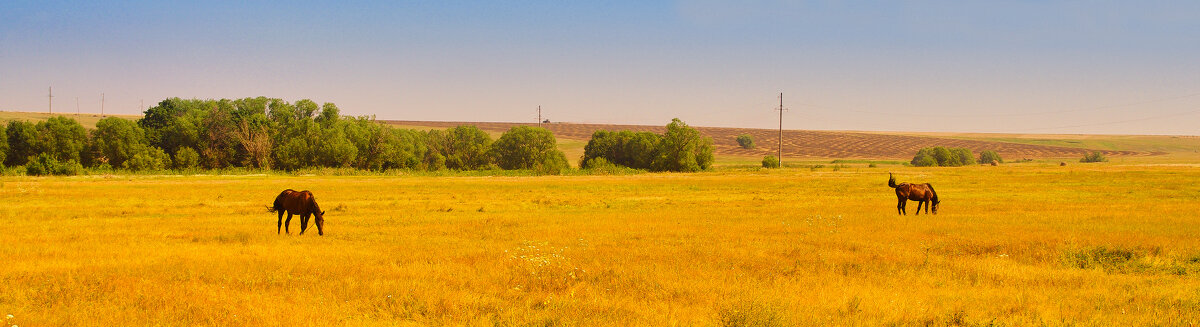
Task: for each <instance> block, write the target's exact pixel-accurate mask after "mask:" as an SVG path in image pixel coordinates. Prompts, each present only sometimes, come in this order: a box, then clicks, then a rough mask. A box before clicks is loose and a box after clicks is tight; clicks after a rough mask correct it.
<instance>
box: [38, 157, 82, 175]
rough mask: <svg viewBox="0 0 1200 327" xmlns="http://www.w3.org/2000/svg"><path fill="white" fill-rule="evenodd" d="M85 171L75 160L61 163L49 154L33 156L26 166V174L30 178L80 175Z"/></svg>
mask: <svg viewBox="0 0 1200 327" xmlns="http://www.w3.org/2000/svg"><path fill="white" fill-rule="evenodd" d="M82 170H83V166H82V165H80V164H79V162H78V161H75V160H67V161H65V162H62V161H59V160H58V159H57V158H54V156H53V155H50V154H49V153H40V154H38V155H36V156H31V157H29V158H28V159H27V163H26V164H25V174H26V175H30V176H42V175H63V176H71V175H79V172H80V171H82Z"/></svg>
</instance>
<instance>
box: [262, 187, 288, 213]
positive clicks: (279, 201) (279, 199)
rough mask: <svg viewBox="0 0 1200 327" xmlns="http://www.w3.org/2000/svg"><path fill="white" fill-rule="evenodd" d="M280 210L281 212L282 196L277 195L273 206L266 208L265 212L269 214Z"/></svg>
mask: <svg viewBox="0 0 1200 327" xmlns="http://www.w3.org/2000/svg"><path fill="white" fill-rule="evenodd" d="M285 192H286V191H285ZM280 210H283V194H279V196H277V197H275V203H274V204H272V205H269V206H267V211H270V212H276V211H280Z"/></svg>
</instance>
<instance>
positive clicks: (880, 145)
mask: <svg viewBox="0 0 1200 327" xmlns="http://www.w3.org/2000/svg"><path fill="white" fill-rule="evenodd" d="M382 122H383V123H385V124H391V125H395V126H400V127H409V128H414V127H416V128H421V127H424V128H447V127H454V126H458V125H475V126H477V127H479V128H480V129H483V130H485V131H488V132H492V133H502V132H504V131H507V130H508V129H509V128H512V127H513V126H518V125H525V126H533V125H539V124H526V123H479V122H433V121H399V120H391V121H382ZM540 126H541V127H544V128H546V129H549V130H550V131H551V132H553V133H554V135H555V136H556V137H558V138H560V139H569V140H577V141H584V142H586V141H587V140H588V139H589V138H591V136H592V133H593V132H595V131H597V130H608V131H618V130H631V131H650V132H656V133H662V132H663V131H665V127H664V126H648V125H608V124H572V123H549V124H540ZM694 127H696V129H697V130H699V131H700V132H701V133H703V134H705V135H707V136H709V137H712V138H713V145H714V146H715V147H716V154H717V155H725V156H746V157H760V156H764V155H768V154H774V153H775V152H776V148H777V144H778V142H779V131H778V130H770V129H756V128H724V127H699V126H694ZM741 134H749V135H750V136H753V137H754V142H755V143H756V144H757V145H758V148H756V149H743V148H741V147H740V146H738V143H737V141H736V139H735V138H736V137H737V136H738V135H741ZM932 146H947V147H963V148H968V149H971V150H972V151H974V152H975V153H979V152H980V151H984V150H994V151H996V152H999V153H1000V155H1001V156H1002V157H1004V158H1010V159H1021V158H1077V157H1082V156H1083V155H1084V154H1087V153H1088V152H1091V151H1101V152H1103V153H1105V155H1108V156H1147V155H1152V154H1154V153H1151V152H1148V151H1132V150H1114V149H1103V148H1097V149H1088V148H1080V147H1068V146H1057V145H1039V144H1028V143H1018V142H1002V141H994V140H985V139H972V138H964V137H940V136H930V135H904V134H903V133H887V132H841V131H804V130H784V131H783V153H784V156H786V157H799V158H812V159H826V158H834V159H904V160H907V159H912V156H913V154H915V153H916V152H917V150H919V149H921V148H923V147H932Z"/></svg>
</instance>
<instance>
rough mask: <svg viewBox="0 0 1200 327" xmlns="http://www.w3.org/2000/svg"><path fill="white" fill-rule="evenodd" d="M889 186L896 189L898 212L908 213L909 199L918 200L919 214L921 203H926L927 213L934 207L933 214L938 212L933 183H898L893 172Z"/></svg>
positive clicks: (890, 174)
mask: <svg viewBox="0 0 1200 327" xmlns="http://www.w3.org/2000/svg"><path fill="white" fill-rule="evenodd" d="M888 186H891V187H892V188H894V189H896V199H897V200H899V203H897V204H896V214H904V215H907V214H908V212H907V211H905V210H904V207H905V206H906V205H907V204H908V200H913V201H917V214H918V215H919V214H921V205H922V204H924V205H925V213H929V208H930V207H932V208H933V214H935V215H936V214H937V209H938V204H939V203H941V201H938V196H937V192H935V191H934V190H933V185H932V184H929V183H925V184H910V183H900V184H896V177H895V176H892V173H888Z"/></svg>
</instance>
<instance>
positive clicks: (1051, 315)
mask: <svg viewBox="0 0 1200 327" xmlns="http://www.w3.org/2000/svg"><path fill="white" fill-rule="evenodd" d="M889 171H891V172H895V173H896V176H897V178H898V179H899V180H900V181H901V182H906V181H907V182H930V183H933V185H934V186H935V188H936V190H937V192H938V194H939V196H940V198H941V200H942V205H941V208H940V212H939V214H938V215H925V214H922V215H919V216H918V215H913V214H912V210H913V208H915V206H916V204H915V203H910V204H909V215H907V216H899V215H897V214H896V208H895V206H896V199H895V196H894V195H893V194H892V189H890V188H888V187H887V186H886V182H887V173H888V172H889ZM285 188H295V189H308V190H312V191H313V192H314V193H315V194H316V197H317V200H318V202H319V203H320V205H321V206H322V208H323V209H324V210H326V211H327V213H326V217H327V218H326V219H327V222H326V224H327V225H326V233H325V236H317V235H316V233H315V232H313V233H306V234H305V235H303V236H298V235H296V234H297V233H298V230H299V228H298V227H299V226H298V222H299V218H296V219H293V221H292V224H291V230H292V234H291V235H285V234H284V235H279V234H276V233H275V231H273V229H275V228H276V226H275V224H276V216H275V214H273V213H270V212H267V210H266V208H265V206H266V205H267V204H269V203H270V202H271V201H272V200H273V199H274V196H275V195H277V194H278V193H279V191H280V190H282V189H285ZM0 199H2V200H0V201H2V202H3V205H2V206H0V217H3V218H2V219H3V222H4V224H3V226H4V229H3V235H4V246H2V247H0V258H2V259H3V260H0V316H7V315H12V318H7V319H6V320H5V321H4V324H6V325H20V326H39V325H384V326H393V325H472V326H492V325H501V326H508V325H538V326H553V325H584V326H597V325H652V326H676V325H678V326H712V325H718V326H776V325H890V324H896V325H1015V326H1028V325H1084V326H1088V325H1195V324H1197V323H1200V278H1197V277H1198V276H1200V238H1197V237H1196V235H1200V224H1198V223H1197V222H1198V218H1197V214H1196V213H1197V212H1198V210H1200V170H1197V169H1196V167H1194V166H1188V165H1134V164H1117V163H1107V164H1086V165H1085V164H1075V163H1072V164H1071V165H1069V166H1066V167H1059V166H1057V165H1055V164H1053V163H1047V162H1034V163H1024V164H1006V165H1001V166H998V167H991V166H974V167H959V168H913V167H903V166H896V165H882V166H880V167H878V168H868V167H866V166H865V165H851V166H849V167H846V168H840V169H837V170H834V169H832V168H820V169H817V168H784V169H779V170H761V169H757V168H728V169H721V170H718V171H714V172H704V173H694V174H677V173H676V174H670V173H667V174H638V175H629V176H525V177H521V176H516V177H513V176H508V177H502V176H494V177H479V176H412V175H400V176H296V175H287V174H266V175H242V176H203V175H194V176H76V177H24V176H5V177H0Z"/></svg>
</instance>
